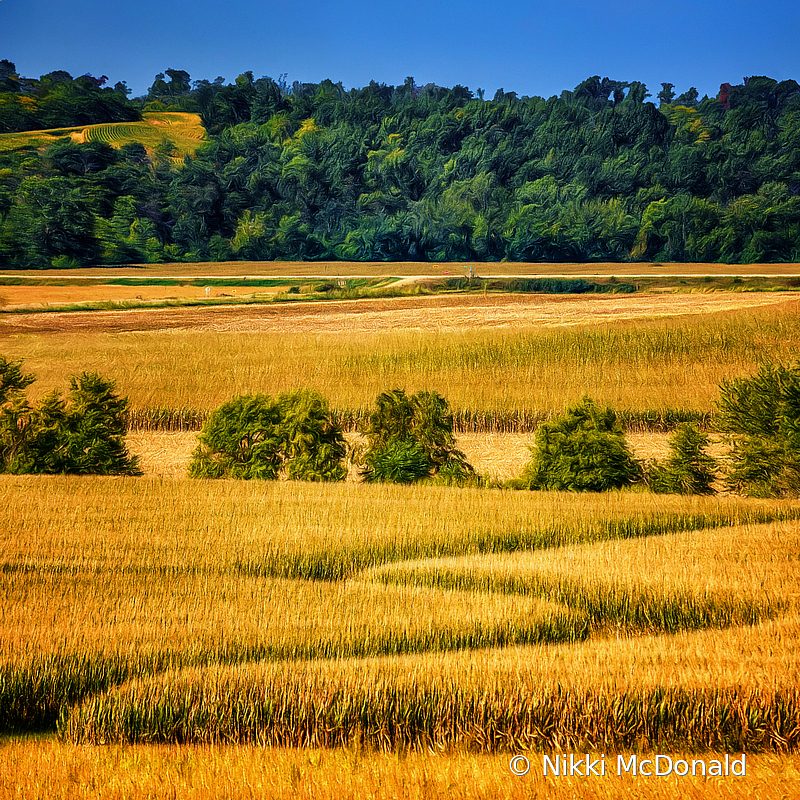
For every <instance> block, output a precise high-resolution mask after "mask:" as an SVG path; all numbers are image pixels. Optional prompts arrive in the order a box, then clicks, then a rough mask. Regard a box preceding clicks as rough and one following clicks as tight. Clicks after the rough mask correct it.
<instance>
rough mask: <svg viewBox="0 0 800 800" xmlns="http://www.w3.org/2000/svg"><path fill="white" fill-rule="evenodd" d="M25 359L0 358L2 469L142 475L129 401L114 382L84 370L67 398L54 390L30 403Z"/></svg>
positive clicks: (32, 471)
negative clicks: (132, 442) (129, 441)
mask: <svg viewBox="0 0 800 800" xmlns="http://www.w3.org/2000/svg"><path fill="white" fill-rule="evenodd" d="M32 382H33V376H32V375H24V374H23V373H22V371H21V362H8V361H6V360H5V359H0V404H2V406H3V408H2V411H0V469H2V471H4V472H10V473H13V474H42V473H50V474H55V473H69V474H76V475H89V474H93V475H139V474H141V471H140V470H139V466H138V461H137V459H136V458H135V457H133V456H131V455H130V454H129V453H128V451H127V449H126V447H125V441H124V439H125V433H126V430H127V423H126V413H127V408H128V401H127V400H126V399H123V398H119V397H118V396H117V395H116V394H115V392H114V383H113V382H112V381H108V380H105V379H104V378H101V377H100V376H99V375H98V374H97V373H93V372H92V373H88V372H84V373H83V374H82V375H80V376H78V377H73V378H71V380H70V392H69V395H68V397H67V399H66V400H64V399H63V398H62V397H61V395H60V394H59V393H58V392H50V393H49V394H46V395H45V396H44V397H42V398H41V400H40V401H39V403H38V405H36V406H35V407H34V406H31V405H30V404H29V403H28V401H27V399H26V398H25V395H24V393H23V392H24V389H25V388H26V387H27V386H29V385H30V384H31V383H32Z"/></svg>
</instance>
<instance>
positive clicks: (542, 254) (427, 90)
mask: <svg viewBox="0 0 800 800" xmlns="http://www.w3.org/2000/svg"><path fill="white" fill-rule="evenodd" d="M6 63H9V62H6ZM0 64H2V62H0ZM6 71H7V70H6ZM1 73H2V70H0V74H1ZM53 74H55V73H53ZM53 74H51V76H50V77H48V76H43V77H42V79H41V80H40V82H39V83H40V86H39V89H37V91H43V90H42V88H41V87H42V86H44V88H45V89H46V88H47V85H49V86H50V88H49V89H48V91H49V92H50V94H52V93H53V92H57V93H60V94H59V95H58V96H59V97H60V99H61V100H62V101H63V103H64V104H65V107H69V105H70V102H71V101H70V100H69V97H70V96H71V95H70V94H69V92H71V91H73V89H69V90H67V89H66V88H64V87H67V86H72V85H73V84H75V83H76V82H78V83H81V82H83V83H84V84H85V83H87V81H89V78H87V77H86V76H84V77H82V78H80V79H75V80H72V81H71V83H70V82H67V81H66V79H64V80H63V81H60V82H59V81H55V82H54V79H53V78H52V75H53ZM68 77H69V76H68ZM167 77H168V78H169V80H167ZM3 80H5V81H6V84H8V82H9V81H10V80H11V81H12V83H13V76H12V78H9V77H8V76H7V77H6V78H5V79H3ZM93 80H95V81H96V80H97V79H93ZM48 81H49V84H48ZM1 82H2V81H0V83H1ZM89 82H90V81H89ZM673 88H674V87H672V85H671V84H668V83H665V84H662V89H661V91H660V92H659V93H658V96H657V97H656V98H651V100H655V101H656V102H652V101H651V100H648V97H650V95H649V94H648V91H647V88H646V87H645V86H644V85H643V84H642V83H639V82H635V81H633V82H625V81H614V80H610V79H608V78H602V79H601V78H600V77H599V76H593V77H591V78H588V79H587V80H585V81H583V82H582V83H581V84H579V85H578V86H576V87H575V88H574V89H572V90H569V91H564V92H562V93H561V95H560V96H553V97H550V98H549V99H545V98H542V97H518V96H517V95H516V93H514V92H504V91H503V90H499V91H498V92H497V93H496V94H495V95H494V97H493V98H492V99H491V100H489V99H486V98H485V97H484V96H483V92H482V91H480V90H479V91H478V94H477V96H475V94H473V92H472V91H470V90H469V89H468V88H466V87H463V86H454V87H452V88H445V87H440V86H436V85H433V84H429V85H427V86H423V87H419V86H417V84H416V83H415V82H414V81H413V79H411V78H408V79H407V80H406V81H405V83H404V84H402V85H400V86H387V85H385V84H379V83H376V82H374V81H373V82H371V83H370V84H369V85H368V86H365V87H362V88H354V89H350V90H345V89H344V88H343V87H342V85H341V84H340V83H333V82H332V81H330V80H326V81H323V82H321V83H318V84H311V83H299V82H295V83H294V84H292V85H291V86H290V85H288V84H287V83H286V81H285V80H284V79H282V78H279V79H278V80H277V81H276V80H273V79H271V78H259V79H255V78H254V76H253V74H252V73H251V72H247V73H244V74H243V75H240V76H239V77H238V78H237V79H236V80H235V81H234V82H233V83H229V84H225V83H224V81H223V79H221V78H218V79H217V80H216V81H214V82H209V81H206V80H201V81H194V82H192V81H191V80H190V76H189V74H188V73H186V72H185V71H182V70H167V74H166V75H164V74H160V75H158V76H156V80H155V81H154V83H153V85H152V86H151V87H150V90H149V92H148V95H147V96H146V97H142V98H138V99H136V100H131V99H128V98H127V97H126V95H125V92H126V91H127V87H126V86H124V84H117V87H115V89H113V90H106V89H103V88H100V87H98V86H95V89H94V90H87V91H88V92H89V94H91V93H92V91H94V93H95V94H96V95H97V96H98V97H100V96H102V93H103V92H109V93H110V94H109V95H108V96H109V97H110V96H111V95H114V97H115V98H117V99H118V100H119V102H120V103H121V104H123V105H124V106H125V107H126V108H127V109H129V110H130V113H132V114H139V113H141V112H146V111H157V110H162V111H163V110H181V111H194V112H196V113H198V114H199V115H200V119H201V120H202V124H203V125H204V126H205V129H206V132H207V141H205V142H204V144H203V145H202V146H201V147H200V148H199V149H198V151H197V152H196V153H195V154H194V155H192V156H187V157H186V158H185V159H183V161H180V162H179V163H176V159H174V158H173V156H174V153H173V152H172V150H171V148H170V145H169V144H168V143H167V142H165V143H164V145H163V146H161V147H159V148H156V149H154V150H145V148H144V147H142V146H141V145H137V144H135V143H130V144H127V145H124V146H123V147H121V148H120V149H119V150H114V149H112V148H111V147H110V146H108V145H106V144H104V143H102V142H88V143H84V144H78V143H73V142H70V141H65V140H64V141H58V142H56V143H54V144H53V145H52V146H50V147H49V148H47V149H46V150H44V151H39V150H36V149H35V148H32V147H31V148H24V147H22V148H19V149H17V150H14V151H11V152H7V153H5V154H4V155H2V156H0V266H3V267H6V268H13V267H16V268H19V267H23V266H24V267H49V266H52V265H56V266H70V265H74V264H82V265H91V264H109V263H113V264H117V263H148V262H149V263H155V262H162V261H221V260H236V259H243V260H274V259H288V260H299V259H302V260H319V259H324V260H337V259H340V260H354V261H360V260H386V261H391V260H413V261H455V262H458V261H498V260H502V259H508V260H511V261H595V260H604V261H638V260H641V261H710V262H714V261H719V262H728V263H747V262H759V261H800V199H799V196H800V86H798V84H797V83H796V82H795V81H794V80H787V81H781V82H778V81H775V80H773V79H771V78H767V77H751V78H749V79H746V80H745V81H743V82H742V83H741V84H737V85H731V84H723V86H722V87H721V88H720V93H719V95H718V96H717V97H715V98H708V97H704V98H702V99H700V98H698V93H697V91H696V90H694V89H691V90H689V91H688V92H685V93H683V94H682V95H680V96H676V95H675V92H674V91H673ZM31 92H32V90H29V91H28V92H27V93H26V92H25V91H23V90H21V89H20V90H19V91H18V92H17V95H14V96H15V97H16V96H18V97H19V102H22V101H23V100H25V99H26V98H30V97H31ZM6 94H9V93H8V92H6ZM6 94H3V93H2V92H0V103H3V102H5V101H4V100H3V98H4V97H5V96H6ZM10 94H14V93H13V92H11V93H10ZM50 94H46V95H45V97H49V96H50ZM43 102H44V101H41V102H40V105H41V104H42V103H43ZM5 109H6V106H5V105H0V118H2V119H8V118H9V117H8V116H7V114H6V111H5Z"/></svg>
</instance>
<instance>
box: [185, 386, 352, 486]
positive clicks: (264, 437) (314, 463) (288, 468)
mask: <svg viewBox="0 0 800 800" xmlns="http://www.w3.org/2000/svg"><path fill="white" fill-rule="evenodd" d="M199 440H200V443H199V444H198V446H197V448H196V449H195V451H194V453H193V454H192V461H191V464H190V465H189V475H190V477H193V478H245V479H251V478H258V479H268V480H269V479H273V480H274V479H276V478H278V477H282V476H283V477H287V478H291V479H295V480H307V481H341V480H344V478H345V477H346V475H347V470H346V468H345V466H344V460H345V457H346V455H347V445H346V443H345V440H344V436H343V435H342V431H341V427H340V426H339V425H338V424H337V423H335V422H334V421H333V419H332V416H331V411H330V408H329V407H328V404H327V402H326V401H325V399H324V398H323V397H322V396H321V395H319V394H318V393H317V392H314V391H310V390H300V391H297V392H290V393H286V394H282V395H279V396H278V397H277V398H273V397H269V396H267V395H263V394H256V395H242V396H240V397H236V398H234V399H233V400H230V401H229V402H227V403H224V404H223V405H221V406H220V407H219V408H218V409H217V410H216V411H214V412H213V413H212V414H211V415H210V417H209V418H208V421H207V422H206V424H205V426H204V427H203V430H202V432H201V433H200V436H199Z"/></svg>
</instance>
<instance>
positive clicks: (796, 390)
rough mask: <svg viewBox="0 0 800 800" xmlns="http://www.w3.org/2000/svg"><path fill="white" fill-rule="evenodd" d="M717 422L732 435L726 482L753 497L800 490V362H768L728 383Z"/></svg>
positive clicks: (721, 393)
mask: <svg viewBox="0 0 800 800" xmlns="http://www.w3.org/2000/svg"><path fill="white" fill-rule="evenodd" d="M716 405H717V409H718V412H719V416H718V420H719V421H718V425H719V427H720V429H721V430H722V431H724V432H725V433H727V434H728V441H729V443H730V445H731V469H730V472H729V473H728V476H727V479H726V481H727V484H728V486H729V488H731V489H733V490H734V491H738V492H742V493H743V494H747V495H750V496H753V497H778V496H786V495H797V494H800V365H795V366H794V367H784V366H783V365H781V364H778V365H774V364H764V365H763V366H762V367H761V369H760V370H759V371H758V372H757V373H756V374H755V375H752V376H751V377H749V378H736V379H734V380H732V381H723V383H722V385H721V386H720V399H719V400H718V401H717V404H716Z"/></svg>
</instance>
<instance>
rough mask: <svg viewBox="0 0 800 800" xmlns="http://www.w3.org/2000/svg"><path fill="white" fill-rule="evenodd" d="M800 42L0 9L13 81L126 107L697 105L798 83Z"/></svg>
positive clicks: (635, 21) (34, 4)
mask: <svg viewBox="0 0 800 800" xmlns="http://www.w3.org/2000/svg"><path fill="white" fill-rule="evenodd" d="M799 40H800V3H798V2H797V0H793V1H791V2H790V1H789V0H775V2H771V3H765V2H763V0H761V2H755V1H754V0H736V1H734V2H728V3H725V4H722V3H719V2H711V1H710V0H694V2H689V1H688V0H671V1H670V2H662V0H655V1H654V2H649V3H646V2H641V0H638V1H634V0H621V2H605V3H603V2H596V1H595V0H558V1H557V2H554V1H553V0H545V2H534V1H531V2H523V0H495V2H475V0H462V2H452V0H426V1H425V2H423V1H422V0H405V2H397V1H396V0H388V1H384V2H376V0H293V1H292V0H282V2H273V1H272V0H267V1H266V2H255V1H254V0H239V2H233V3H220V2H210V0H193V2H185V0H171V2H166V3H162V2H154V1H153V0H139V2H136V3H129V2H99V0H76V2H71V3H70V2H64V0H0V58H7V59H9V60H11V61H13V62H15V63H16V65H17V69H18V70H19V72H20V73H21V74H23V75H25V76H28V77H38V76H39V75H41V74H43V73H46V72H51V71H52V70H56V69H64V70H67V71H68V72H70V73H72V74H73V75H80V74H83V73H85V72H91V73H92V74H94V75H101V74H105V75H107V76H108V77H109V79H110V82H111V83H112V84H113V83H115V82H116V81H119V80H125V81H127V82H128V85H129V86H130V87H131V88H132V89H133V90H134V94H143V93H144V92H146V90H147V87H148V86H149V85H150V84H151V83H152V81H153V77H154V76H155V74H156V73H158V72H163V71H164V70H165V69H167V68H174V69H185V70H186V71H187V72H189V73H190V74H191V76H192V79H193V80H196V79H199V78H207V79H208V80H214V78H216V77H217V76H218V75H221V76H223V77H224V78H225V79H226V82H229V81H232V80H233V79H235V78H236V76H237V75H239V74H240V73H242V72H244V71H245V70H252V71H253V73H254V74H255V77H260V76H262V75H270V76H271V77H273V78H277V77H278V76H279V75H280V74H282V73H288V81H289V82H290V83H291V82H293V81H295V80H299V81H313V82H317V81H320V80H322V79H324V78H331V79H332V80H333V81H342V83H343V84H344V86H345V87H346V88H350V87H353V86H363V85H364V84H366V83H368V82H369V81H370V79H374V80H376V81H378V82H383V83H388V84H399V83H402V82H403V80H404V79H405V77H406V76H407V75H411V76H413V77H414V79H415V80H416V82H417V83H418V84H425V83H429V82H432V83H437V84H439V85H443V86H452V85H454V84H456V83H460V84H462V85H466V86H469V87H470V88H471V89H472V90H473V91H474V90H476V89H477V88H478V87H480V88H483V89H484V90H485V91H486V96H487V97H489V98H491V97H492V96H493V94H494V92H495V90H496V89H497V88H499V87H503V88H504V89H505V90H506V91H516V92H517V93H518V94H519V95H524V94H527V95H542V96H544V97H549V96H550V95H553V94H559V93H560V92H561V91H562V90H563V89H572V88H574V87H575V86H576V85H577V84H578V83H580V82H581V81H582V80H584V79H585V78H587V77H589V76H591V75H600V76H601V77H605V76H608V77H609V78H612V79H616V80H624V81H632V80H639V81H642V82H644V83H646V84H647V86H648V89H649V91H650V92H651V94H653V95H656V94H657V92H658V91H659V90H660V88H661V83H662V82H663V81H669V82H670V83H674V84H675V88H676V91H677V92H678V93H680V92H682V91H685V90H686V89H688V88H689V87H690V86H696V87H697V88H698V90H699V91H700V95H701V97H702V95H703V94H706V93H707V94H709V95H710V96H714V95H716V93H717V91H718V89H719V85H720V83H723V82H726V81H727V82H729V83H732V84H736V83H741V82H742V78H743V76H745V75H768V76H770V77H773V78H776V79H778V80H782V79H786V78H795V79H796V80H800V47H798V45H797V42H798V41H799Z"/></svg>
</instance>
